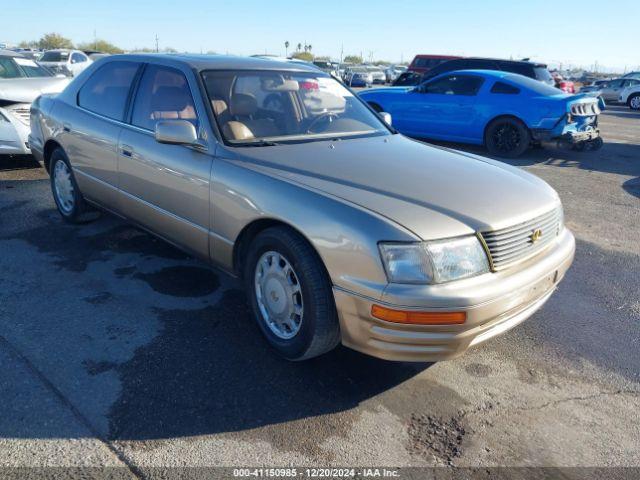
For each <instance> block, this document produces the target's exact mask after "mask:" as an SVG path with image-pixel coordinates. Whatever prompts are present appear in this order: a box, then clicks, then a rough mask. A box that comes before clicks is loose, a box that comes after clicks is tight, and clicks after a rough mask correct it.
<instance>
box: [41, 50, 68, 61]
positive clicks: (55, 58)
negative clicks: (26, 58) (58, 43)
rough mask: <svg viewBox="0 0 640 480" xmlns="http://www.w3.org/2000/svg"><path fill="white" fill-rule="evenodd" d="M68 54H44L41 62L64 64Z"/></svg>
mask: <svg viewBox="0 0 640 480" xmlns="http://www.w3.org/2000/svg"><path fill="white" fill-rule="evenodd" d="M68 58H69V52H44V55H43V56H42V58H41V59H40V61H41V62H66V61H67V59H68Z"/></svg>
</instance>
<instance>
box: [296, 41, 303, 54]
mask: <svg viewBox="0 0 640 480" xmlns="http://www.w3.org/2000/svg"><path fill="white" fill-rule="evenodd" d="M300 50H302V44H301V43H299V44H298V48H297V49H296V52H299V51H300Z"/></svg>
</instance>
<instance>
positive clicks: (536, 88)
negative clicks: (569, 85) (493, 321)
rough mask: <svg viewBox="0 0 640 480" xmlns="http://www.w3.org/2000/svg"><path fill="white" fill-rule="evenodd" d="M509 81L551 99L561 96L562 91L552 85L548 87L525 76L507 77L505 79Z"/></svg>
mask: <svg viewBox="0 0 640 480" xmlns="http://www.w3.org/2000/svg"><path fill="white" fill-rule="evenodd" d="M505 78H506V79H507V80H511V81H512V82H513V83H515V84H516V85H521V86H523V87H524V88H527V89H529V90H532V91H533V92H535V93H537V94H538V95H542V96H545V97H550V96H552V95H561V94H562V93H563V92H562V90H560V89H558V88H556V87H552V86H551V85H547V84H546V83H542V82H541V81H539V80H534V79H533V78H529V77H525V76H524V75H514V74H511V75H507V76H506V77H505Z"/></svg>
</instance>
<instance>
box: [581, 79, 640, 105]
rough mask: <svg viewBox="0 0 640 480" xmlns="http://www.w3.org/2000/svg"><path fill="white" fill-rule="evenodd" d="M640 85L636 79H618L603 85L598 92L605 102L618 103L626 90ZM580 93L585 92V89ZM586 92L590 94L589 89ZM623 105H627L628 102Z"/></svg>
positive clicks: (639, 81)
mask: <svg viewBox="0 0 640 480" xmlns="http://www.w3.org/2000/svg"><path fill="white" fill-rule="evenodd" d="M638 84H640V80H636V79H635V78H616V79H614V80H609V81H608V82H605V83H603V84H601V85H600V86H599V87H598V88H597V89H596V91H597V92H598V93H597V95H598V96H600V97H602V98H603V99H604V101H605V102H607V103H617V102H618V99H619V98H620V94H621V93H622V91H623V90H624V89H626V88H627V87H631V86H633V85H638ZM580 91H581V92H585V89H582V90H580ZM586 91H587V92H588V91H589V89H588V88H587V90H586ZM585 93H586V92H585ZM622 103H626V100H625V101H624V102H622Z"/></svg>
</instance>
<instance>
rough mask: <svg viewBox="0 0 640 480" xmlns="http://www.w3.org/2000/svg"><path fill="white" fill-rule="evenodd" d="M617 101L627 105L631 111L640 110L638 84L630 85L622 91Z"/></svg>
mask: <svg viewBox="0 0 640 480" xmlns="http://www.w3.org/2000/svg"><path fill="white" fill-rule="evenodd" d="M618 101H619V102H620V103H624V104H626V105H628V106H629V108H630V109H631V110H640V84H636V85H631V86H629V87H627V88H625V89H624V90H622V92H620V96H619V97H618Z"/></svg>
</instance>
